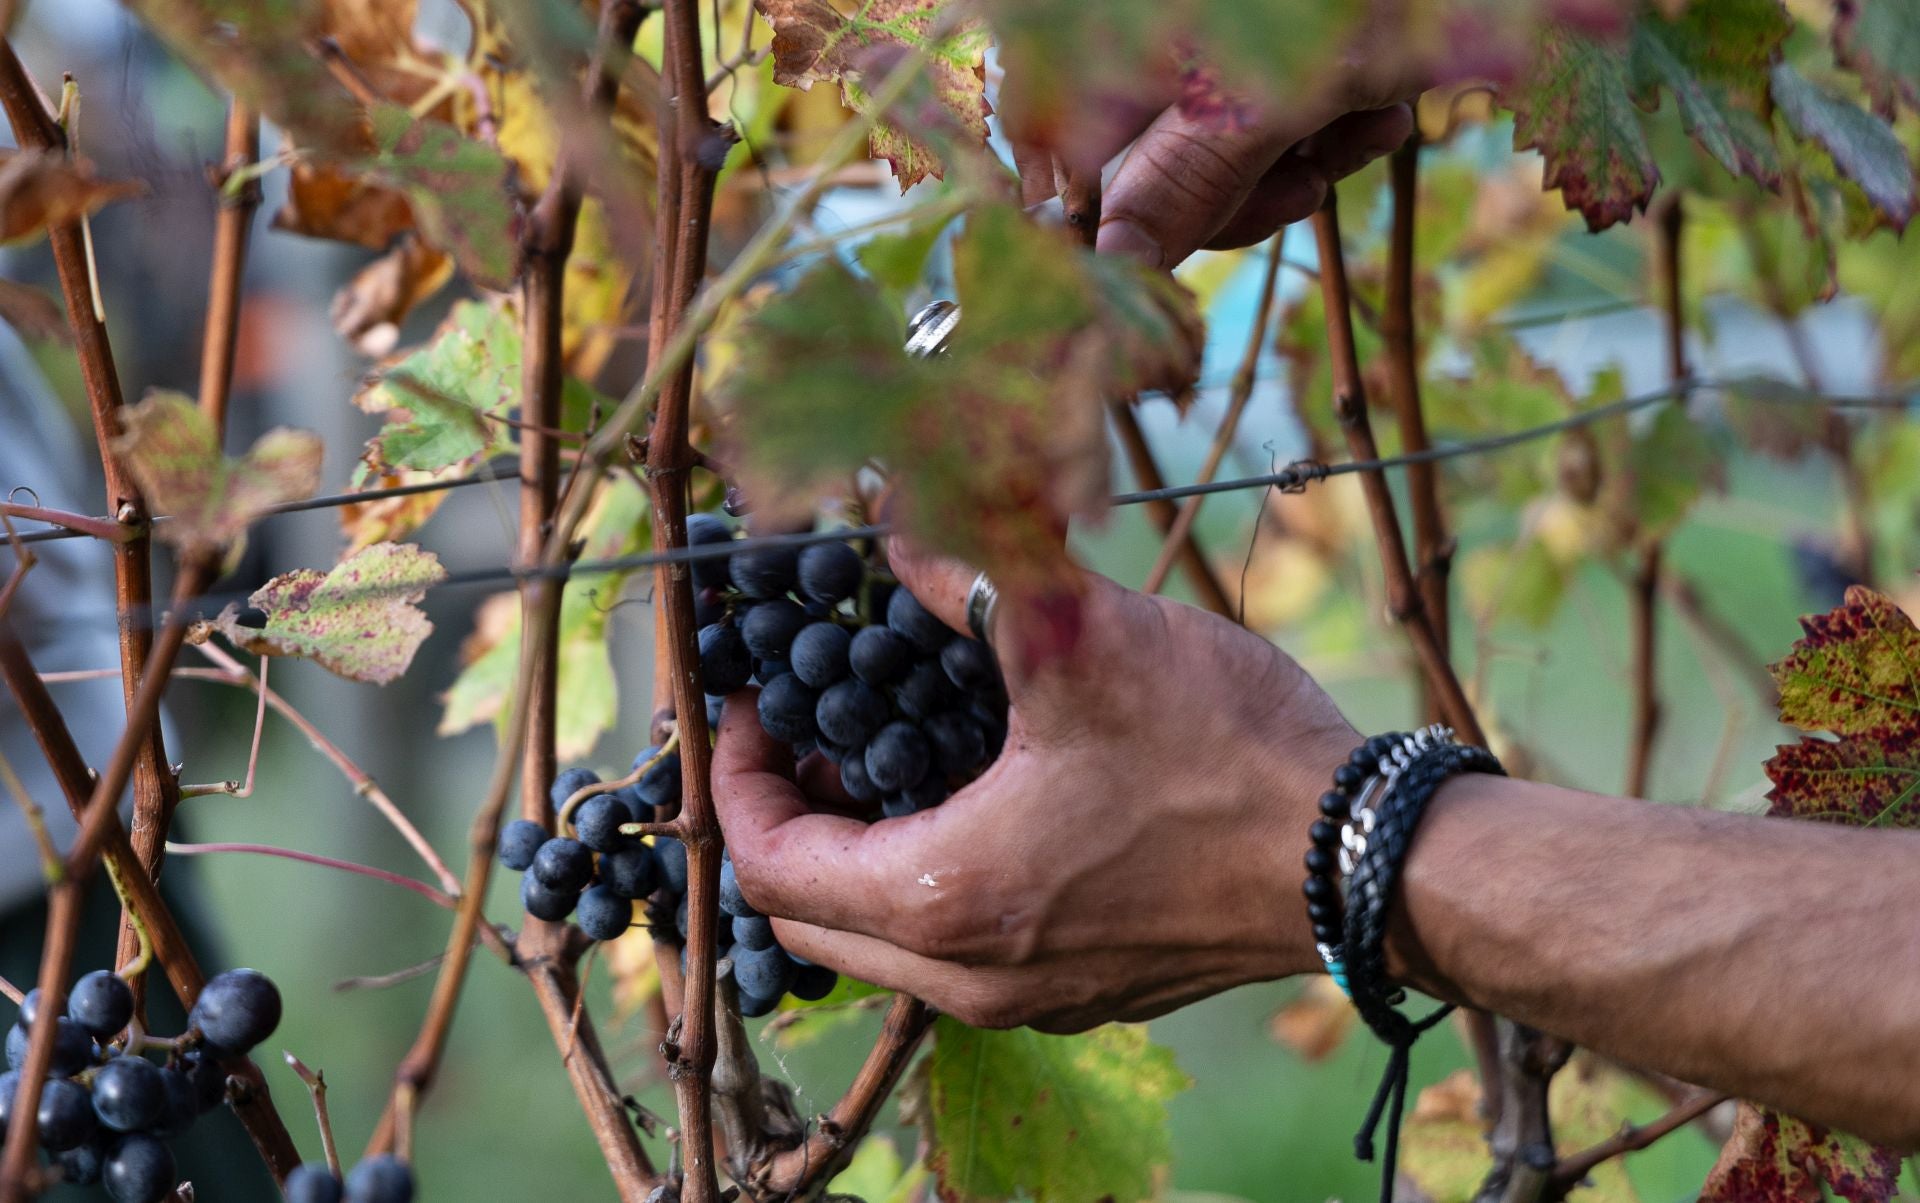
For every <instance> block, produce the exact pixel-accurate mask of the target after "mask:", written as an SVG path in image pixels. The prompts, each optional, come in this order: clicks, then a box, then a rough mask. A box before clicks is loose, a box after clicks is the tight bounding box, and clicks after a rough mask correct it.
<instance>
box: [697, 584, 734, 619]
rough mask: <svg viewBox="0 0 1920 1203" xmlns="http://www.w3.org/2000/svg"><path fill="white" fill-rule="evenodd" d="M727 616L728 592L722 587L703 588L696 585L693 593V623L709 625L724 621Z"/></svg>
mask: <svg viewBox="0 0 1920 1203" xmlns="http://www.w3.org/2000/svg"><path fill="white" fill-rule="evenodd" d="M726 617H727V595H726V592H725V591H724V590H721V589H701V588H699V587H697V586H696V587H695V589H694V593H693V624H694V625H695V626H699V627H708V626H712V625H713V624H714V623H716V622H721V621H724V620H725V619H726Z"/></svg>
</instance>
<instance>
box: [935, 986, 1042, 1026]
mask: <svg viewBox="0 0 1920 1203" xmlns="http://www.w3.org/2000/svg"><path fill="white" fill-rule="evenodd" d="M943 1010H945V1011H946V1012H947V1014H949V1015H951V1016H952V1017H953V1018H955V1019H957V1020H959V1021H960V1022H961V1023H964V1024H966V1025H967V1026H968V1027H970V1028H1001V1029H1005V1028H1017V1027H1019V1026H1020V1025H1022V1024H1024V1023H1025V1022H1026V1021H1027V1019H1028V1018H1029V1017H1030V1015H1031V1013H1032V1008H1031V1007H1030V1006H1028V1004H1027V1003H1026V1002H1025V1001H1024V1000H1022V999H1021V998H1020V997H1019V996H1018V995H1015V994H1012V993H1009V992H1007V991H1005V990H1004V989H1001V988H1000V987H997V986H982V987H976V988H974V989H972V990H969V991H967V992H966V993H964V994H962V995H961V996H960V997H959V998H957V999H955V1000H954V1001H953V1005H952V1006H950V1007H946V1008H943Z"/></svg>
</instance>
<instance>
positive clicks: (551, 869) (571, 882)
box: [527, 836, 593, 893]
mask: <svg viewBox="0 0 1920 1203" xmlns="http://www.w3.org/2000/svg"><path fill="white" fill-rule="evenodd" d="M527 874H528V876H530V877H532V878H534V879H535V880H536V881H538V882H539V883H540V884H541V885H543V886H545V887H547V888H548V889H549V890H559V891H572V892H575V893H578V892H579V891H581V890H584V889H586V888H587V882H588V881H590V880H592V878H593V853H591V852H588V851H587V846H586V845H585V844H582V843H581V842H580V841H579V840H570V839H568V838H567V837H566V836H556V837H554V838H553V839H550V840H548V841H547V842H546V843H544V844H542V845H540V851H538V852H536V853H534V856H533V868H531V869H529V870H527Z"/></svg>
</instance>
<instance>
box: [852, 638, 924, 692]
mask: <svg viewBox="0 0 1920 1203" xmlns="http://www.w3.org/2000/svg"><path fill="white" fill-rule="evenodd" d="M913 654H914V653H913V645H912V644H911V643H908V642H907V639H906V636H904V635H902V634H901V633H900V632H898V631H896V630H894V629H893V628H892V627H862V628H860V632H859V633H858V634H856V635H855V636H854V637H853V644H852V646H850V647H849V648H848V649H847V662H848V664H849V666H850V667H852V669H853V675H854V676H856V677H859V678H860V679H861V680H862V681H865V682H866V683H867V684H869V685H874V686H881V685H891V684H893V683H894V682H895V681H898V680H899V679H900V678H901V677H904V676H905V675H906V674H907V669H909V668H911V667H912V666H913Z"/></svg>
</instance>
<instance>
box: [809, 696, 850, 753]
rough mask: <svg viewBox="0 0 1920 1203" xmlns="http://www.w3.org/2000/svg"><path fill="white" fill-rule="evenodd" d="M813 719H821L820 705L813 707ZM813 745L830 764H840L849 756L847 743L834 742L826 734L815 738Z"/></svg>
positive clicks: (816, 721)
mask: <svg viewBox="0 0 1920 1203" xmlns="http://www.w3.org/2000/svg"><path fill="white" fill-rule="evenodd" d="M813 721H814V722H815V723H818V722H819V721H820V707H819V706H818V705H816V706H814V708H813ZM813 747H814V750H815V751H816V752H818V753H820V755H821V756H822V757H824V758H825V759H826V760H827V761H828V763H830V764H839V763H840V762H841V761H843V760H845V759H846V758H847V746H846V745H845V744H837V743H834V742H833V741H832V740H830V739H828V738H827V737H826V736H825V735H822V736H820V737H819V738H818V739H816V740H814V741H813Z"/></svg>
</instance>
